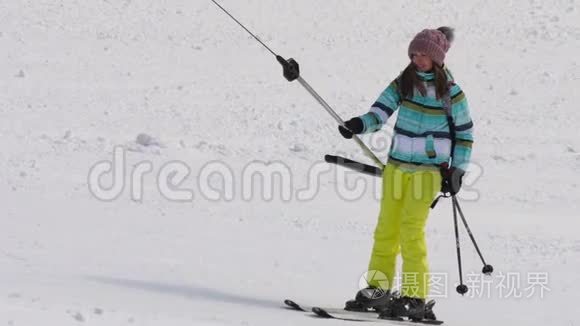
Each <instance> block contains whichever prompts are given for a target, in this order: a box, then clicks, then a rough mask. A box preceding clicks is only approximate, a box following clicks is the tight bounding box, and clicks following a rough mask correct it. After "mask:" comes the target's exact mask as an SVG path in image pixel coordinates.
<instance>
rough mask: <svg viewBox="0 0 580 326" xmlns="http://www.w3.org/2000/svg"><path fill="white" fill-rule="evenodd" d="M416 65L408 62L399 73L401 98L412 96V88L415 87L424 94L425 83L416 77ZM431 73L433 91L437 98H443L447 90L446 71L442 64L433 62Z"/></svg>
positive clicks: (425, 91)
mask: <svg viewBox="0 0 580 326" xmlns="http://www.w3.org/2000/svg"><path fill="white" fill-rule="evenodd" d="M416 71H417V67H415V64H414V63H413V62H411V63H409V65H408V66H407V68H405V70H403V73H401V80H400V87H401V94H402V95H403V98H412V97H413V92H414V89H415V88H417V90H419V92H421V95H423V96H425V94H426V93H427V90H426V89H425V85H424V84H423V83H422V82H421V81H420V80H419V78H418V77H417V73H416ZM433 73H434V74H435V92H436V94H437V99H441V98H443V96H445V94H446V93H447V92H448V91H449V80H448V78H447V73H446V72H445V69H444V68H443V67H442V66H439V65H437V64H435V63H433Z"/></svg>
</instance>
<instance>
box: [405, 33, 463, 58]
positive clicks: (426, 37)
mask: <svg viewBox="0 0 580 326" xmlns="http://www.w3.org/2000/svg"><path fill="white" fill-rule="evenodd" d="M452 41H453V29H452V28H450V27H445V26H443V27H439V28H438V29H424V30H422V31H421V32H419V34H417V35H415V37H414V38H413V40H412V41H411V43H410V44H409V58H412V54H413V53H417V52H422V53H425V54H426V55H427V56H429V57H430V58H431V60H433V61H434V62H435V63H437V64H438V65H440V66H442V65H443V61H445V53H447V51H448V50H449V47H451V42H452Z"/></svg>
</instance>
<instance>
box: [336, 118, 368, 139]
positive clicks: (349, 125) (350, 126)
mask: <svg viewBox="0 0 580 326" xmlns="http://www.w3.org/2000/svg"><path fill="white" fill-rule="evenodd" d="M345 127H346V128H345ZM363 128H364V125H363V121H362V119H361V118H359V117H356V118H352V119H350V120H348V121H346V122H345V123H344V127H343V126H338V131H340V134H341V135H342V137H344V138H346V139H351V138H352V135H353V134H357V135H358V134H360V133H362V131H363Z"/></svg>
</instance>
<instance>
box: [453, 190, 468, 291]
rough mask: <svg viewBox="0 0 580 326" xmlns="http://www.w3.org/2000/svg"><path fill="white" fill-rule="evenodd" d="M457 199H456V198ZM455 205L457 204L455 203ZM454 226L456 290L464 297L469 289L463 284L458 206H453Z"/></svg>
mask: <svg viewBox="0 0 580 326" xmlns="http://www.w3.org/2000/svg"><path fill="white" fill-rule="evenodd" d="M454 198H455V197H454ZM453 203H455V202H453ZM453 226H454V228H455V247H456V248H457V266H458V267H459V285H458V286H457V288H456V291H457V293H459V294H461V295H464V294H465V293H467V291H468V290H469V288H468V287H467V285H465V284H463V268H462V266H461V246H460V242H459V228H458V226H457V206H455V204H454V205H453Z"/></svg>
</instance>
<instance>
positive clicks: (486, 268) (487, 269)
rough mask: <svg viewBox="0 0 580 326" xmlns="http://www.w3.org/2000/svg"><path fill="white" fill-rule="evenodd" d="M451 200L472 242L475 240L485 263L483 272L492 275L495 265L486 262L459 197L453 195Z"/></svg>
mask: <svg viewBox="0 0 580 326" xmlns="http://www.w3.org/2000/svg"><path fill="white" fill-rule="evenodd" d="M451 200H452V201H453V207H454V208H455V207H457V211H459V215H460V216H461V220H462V221H463V225H464V226H465V229H466V230H467V234H469V237H470V238H471V242H473V246H475V250H477V254H478V255H479V258H481V262H482V263H483V269H482V270H481V272H482V273H483V274H486V275H490V274H491V273H493V266H492V265H489V264H487V263H486V262H485V259H483V255H482V254H481V251H480V250H479V246H478V245H477V242H476V241H475V237H474V236H473V233H472V232H471V229H470V228H469V225H467V220H466V219H465V216H464V215H463V211H462V210H461V207H460V206H459V201H458V200H457V198H456V197H455V196H452V198H451Z"/></svg>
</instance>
